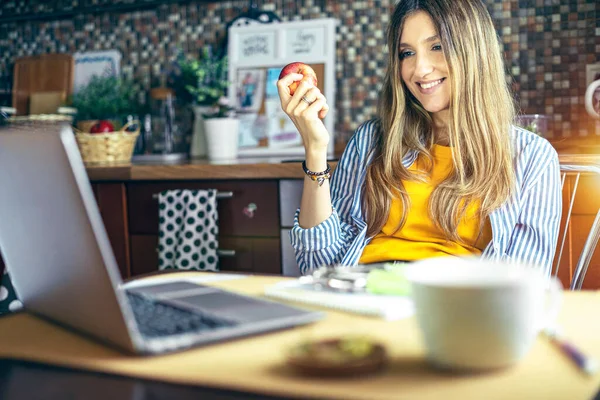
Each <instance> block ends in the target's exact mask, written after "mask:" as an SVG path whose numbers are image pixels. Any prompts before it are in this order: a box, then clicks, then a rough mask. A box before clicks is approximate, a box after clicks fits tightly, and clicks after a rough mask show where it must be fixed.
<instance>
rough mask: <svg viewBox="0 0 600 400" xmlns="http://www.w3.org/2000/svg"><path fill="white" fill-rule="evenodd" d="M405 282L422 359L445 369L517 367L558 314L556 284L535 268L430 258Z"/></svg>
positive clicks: (412, 268)
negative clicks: (421, 342) (420, 338)
mask: <svg viewBox="0 0 600 400" xmlns="http://www.w3.org/2000/svg"><path fill="white" fill-rule="evenodd" d="M406 276H407V278H408V280H409V281H410V282H411V286H412V295H413V299H414V302H415V309H416V317H417V321H418V324H419V326H420V329H421V332H422V334H423V339H424V343H425V348H426V354H427V359H428V361H429V362H430V363H432V364H433V365H434V366H436V367H440V368H444V369H452V370H463V369H467V370H475V369H476V370H479V369H494V368H501V367H506V366H509V365H512V364H514V363H516V362H517V361H519V360H520V359H521V358H523V357H524V356H525V354H527V352H528V351H529V349H530V348H531V346H532V344H533V342H534V341H535V339H536V337H537V335H538V333H539V332H540V331H541V330H542V329H544V328H546V327H548V326H550V325H553V324H554V321H555V319H556V316H557V314H558V310H559V308H560V300H561V294H562V287H561V284H560V281H558V280H557V279H556V278H548V277H546V276H545V275H544V274H543V273H542V272H541V270H540V269H539V268H535V267H529V266H522V265H516V264H506V263H500V262H492V261H484V260H481V259H478V258H455V257H453V258H434V259H428V260H423V261H419V262H416V263H414V264H412V265H411V266H409V267H408V269H407V273H406Z"/></svg>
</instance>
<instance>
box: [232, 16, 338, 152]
mask: <svg viewBox="0 0 600 400" xmlns="http://www.w3.org/2000/svg"><path fill="white" fill-rule="evenodd" d="M336 24H337V20H335V19H333V18H323V19H316V20H306V21H291V22H278V23H273V24H255V25H247V26H232V27H230V28H229V35H228V37H229V43H228V60H229V71H228V78H229V81H230V82H232V86H231V87H233V88H235V90H230V91H229V101H230V104H235V105H236V107H237V109H238V114H239V115H240V119H241V125H242V132H241V135H240V143H239V144H240V149H239V156H240V157H257V156H297V157H302V156H304V147H303V146H302V138H301V137H300V134H299V133H298V131H297V130H296V128H295V126H294V124H293V123H292V122H291V120H290V119H289V117H288V116H287V115H286V114H285V113H284V112H283V110H282V109H281V103H280V101H279V95H278V93H277V86H276V83H277V80H278V79H279V73H280V71H281V69H282V68H283V67H284V66H285V65H286V64H289V63H291V62H296V61H300V62H303V63H305V64H308V65H310V66H311V67H312V68H313V69H314V70H315V72H316V73H317V78H318V84H317V86H318V87H319V89H320V90H321V92H322V93H323V94H324V95H325V97H327V99H328V103H329V107H330V110H329V113H328V114H327V117H325V119H324V120H323V123H324V124H325V127H326V128H327V130H328V131H329V133H330V135H331V136H332V140H330V141H329V149H328V153H329V155H330V156H331V155H333V143H334V140H333V137H334V136H335V132H334V121H335V104H334V101H335V98H336V96H335V90H336V88H335V26H336Z"/></svg>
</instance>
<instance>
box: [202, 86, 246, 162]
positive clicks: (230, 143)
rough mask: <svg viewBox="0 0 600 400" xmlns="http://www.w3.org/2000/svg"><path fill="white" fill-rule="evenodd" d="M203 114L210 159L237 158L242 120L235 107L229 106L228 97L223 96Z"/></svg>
mask: <svg viewBox="0 0 600 400" xmlns="http://www.w3.org/2000/svg"><path fill="white" fill-rule="evenodd" d="M202 116H203V118H204V121H203V123H204V134H205V137H206V145H207V150H208V151H207V152H208V159H209V160H212V161H216V160H231V159H234V158H237V151H238V136H239V130H240V121H239V120H238V119H237V118H236V116H235V111H234V109H233V108H232V107H230V106H229V101H228V99H227V98H226V97H221V98H220V99H219V101H218V102H217V104H216V106H215V107H214V108H212V110H211V111H210V112H208V113H204V114H203V115H202Z"/></svg>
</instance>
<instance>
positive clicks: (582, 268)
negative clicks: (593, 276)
mask: <svg viewBox="0 0 600 400" xmlns="http://www.w3.org/2000/svg"><path fill="white" fill-rule="evenodd" d="M598 239H600V210H598V213H596V218H595V219H594V223H593V224H592V227H591V228H590V233H589V235H588V237H587V239H586V241H585V244H584V246H583V250H582V251H581V254H580V256H579V261H577V266H576V267H575V273H574V274H573V279H572V280H571V290H581V286H582V285H583V280H584V278H585V275H586V273H587V270H588V266H589V265H590V261H591V259H592V256H593V255H594V250H595V249H596V245H597V244H598Z"/></svg>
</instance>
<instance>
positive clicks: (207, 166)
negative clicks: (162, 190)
mask: <svg viewBox="0 0 600 400" xmlns="http://www.w3.org/2000/svg"><path fill="white" fill-rule="evenodd" d="M282 161H283V160H281V159H276V158H265V159H250V158H249V159H238V160H232V161H227V162H210V161H208V160H188V161H186V162H182V163H177V164H129V165H117V166H88V167H87V172H88V176H89V177H90V180H92V181H157V180H158V181H160V180H210V179H296V178H297V179H302V178H303V177H304V172H303V171H302V166H301V163H300V162H282ZM334 165H335V163H334V164H332V167H333V166H334Z"/></svg>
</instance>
